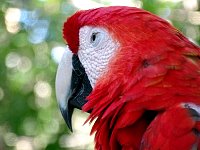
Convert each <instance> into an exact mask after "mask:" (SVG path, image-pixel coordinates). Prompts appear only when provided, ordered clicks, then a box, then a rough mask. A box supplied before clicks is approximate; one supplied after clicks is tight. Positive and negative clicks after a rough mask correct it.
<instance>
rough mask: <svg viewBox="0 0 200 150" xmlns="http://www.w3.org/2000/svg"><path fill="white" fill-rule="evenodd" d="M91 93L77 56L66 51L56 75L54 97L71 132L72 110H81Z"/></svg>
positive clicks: (88, 82) (90, 87)
mask: <svg viewBox="0 0 200 150" xmlns="http://www.w3.org/2000/svg"><path fill="white" fill-rule="evenodd" d="M91 91H92V86H91V84H90V81H89V79H88V77H87V74H86V73H85V69H84V67H83V66H82V64H81V62H80V61H79V58H78V56H77V55H75V54H72V53H71V51H69V50H67V51H66V52H65V53H64V54H63V57H62V59H61V62H60V64H59V66H58V70H57V74H56V97H57V101H58V104H59V107H60V110H61V113H62V116H63V118H64V119H65V122H66V124H67V126H68V128H69V129H70V130H71V131H72V122H71V119H72V113H73V110H74V108H78V109H80V110H81V109H82V106H83V105H84V104H85V103H86V102H87V100H86V97H87V96H88V95H89V94H90V93H91Z"/></svg>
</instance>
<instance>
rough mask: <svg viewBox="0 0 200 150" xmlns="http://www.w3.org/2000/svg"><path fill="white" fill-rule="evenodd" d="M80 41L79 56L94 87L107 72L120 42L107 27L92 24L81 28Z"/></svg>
mask: <svg viewBox="0 0 200 150" xmlns="http://www.w3.org/2000/svg"><path fill="white" fill-rule="evenodd" d="M79 41H80V45H79V51H78V57H79V59H80V62H81V63H82V65H83V67H84V68H85V72H86V74H87V76H88V78H89V81H90V84H91V85H92V87H94V86H95V83H96V81H97V79H98V78H99V77H100V76H101V75H102V74H103V73H104V72H105V70H106V68H107V66H108V62H109V60H110V58H111V57H112V55H113V54H114V52H115V51H116V49H117V48H118V45H119V44H118V43H117V42H116V41H115V40H114V39H113V38H112V36H111V35H110V34H109V32H108V31H107V30H106V29H104V28H100V27H99V28H98V27H90V26H85V27H82V28H81V29H80V31H79Z"/></svg>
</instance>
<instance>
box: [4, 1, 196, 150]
mask: <svg viewBox="0 0 200 150" xmlns="http://www.w3.org/2000/svg"><path fill="white" fill-rule="evenodd" d="M95 1H96V2H101V1H100V0H95ZM136 1H137V2H138V1H139V0H135V1H134V0H133V2H136ZM140 2H141V3H142V6H143V8H144V9H146V10H149V11H151V12H153V13H155V14H157V15H160V16H161V17H164V18H165V19H168V20H171V21H172V22H173V23H174V25H175V26H176V27H178V28H179V29H180V30H181V31H182V32H184V33H185V34H186V35H187V36H188V37H190V38H192V39H193V40H194V41H196V42H199V43H200V37H199V35H200V34H199V32H200V31H199V26H198V25H199V24H192V23H191V22H189V21H188V18H185V19H184V18H183V19H182V20H176V19H175V18H176V17H175V15H174V14H173V11H174V10H175V9H183V5H182V2H181V1H180V2H178V3H173V2H172V1H171V2H168V1H164V2H162V1H161V0H142V1H140ZM103 3H104V4H109V2H107V1H106V0H104V1H103ZM13 8H15V9H13ZM76 10H77V8H75V6H73V4H72V2H71V1H69V0H29V1H25V0H10V1H3V2H0V20H1V22H0V114H1V115H0V149H1V150H3V149H6V150H9V149H14V148H16V145H17V144H18V145H19V144H20V142H19V141H21V143H22V142H23V140H25V141H30V142H29V143H31V144H32V146H33V149H36V150H37V149H38V150H40V149H48V150H50V149H52V150H56V149H62V144H60V142H59V140H60V138H61V137H62V136H63V135H64V134H68V133H69V131H68V130H67V127H66V125H65V123H64V121H63V119H62V117H61V114H60V112H59V108H58V106H57V103H56V98H55V92H54V91H55V90H54V89H55V87H54V82H55V74H56V68H57V64H56V63H55V61H54V60H53V57H52V55H51V50H52V49H53V48H54V47H57V46H64V41H63V39H62V25H63V22H64V21H65V20H66V18H67V17H68V16H70V15H71V14H73V13H74V12H75V11H76ZM8 11H16V12H14V14H12V15H13V16H14V18H11V19H10V18H9V17H12V15H11V16H7V18H6V15H8ZM17 11H20V12H21V13H22V12H23V11H24V12H23V15H24V16H21V19H20V20H21V21H19V22H17V21H16V22H14V21H15V20H16V19H17V15H16V14H17V13H18V12H17ZM26 15H28V17H27V16H26ZM23 17H24V18H23ZM23 19H24V20H23ZM13 20H14V21H13ZM12 21H13V22H12ZM28 21H29V22H28ZM9 26H11V27H9ZM38 28H40V29H39V30H37V29H38ZM44 30H46V33H45V31H44ZM189 31H191V32H192V33H191V32H189ZM45 34H46V35H45ZM34 36H35V37H34ZM43 36H44V37H43ZM42 37H43V38H42ZM38 39H40V40H39V41H37V40H38ZM63 149H64V148H63Z"/></svg>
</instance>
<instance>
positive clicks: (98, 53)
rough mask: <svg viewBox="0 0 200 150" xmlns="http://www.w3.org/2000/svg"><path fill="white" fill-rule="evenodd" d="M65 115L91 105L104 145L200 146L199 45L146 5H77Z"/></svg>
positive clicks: (127, 149) (64, 88)
mask: <svg viewBox="0 0 200 150" xmlns="http://www.w3.org/2000/svg"><path fill="white" fill-rule="evenodd" d="M63 37H64V39H65V40H66V42H67V44H68V46H69V49H70V50H71V52H72V53H69V52H68V53H69V54H67V52H66V53H65V54H64V56H63V58H62V61H61V63H60V65H59V68H58V72H57V77H56V92H57V99H58V102H59V106H60V109H61V112H62V115H63V117H64V119H65V121H66V123H67V125H68V126H69V128H70V129H72V127H71V116H72V112H73V109H74V108H78V109H82V110H83V111H85V112H90V116H89V118H88V119H87V121H89V122H92V121H95V123H94V125H93V128H92V130H91V134H92V133H94V132H95V149H98V150H109V149H111V150H115V149H123V150H132V149H133V150H139V149H141V150H159V149H161V150H190V149H198V148H199V149H200V144H199V143H200V142H199V135H200V134H199V131H200V124H199V119H200V48H199V47H198V46H197V45H195V44H193V43H192V42H190V41H189V40H188V39H187V38H186V37H185V36H183V34H182V33H180V31H178V30H177V29H176V28H174V27H173V26H172V25H170V23H168V22H167V21H165V20H163V19H161V18H160V17H157V16H155V15H153V14H151V13H150V12H148V11H144V10H142V9H138V8H133V7H125V6H111V7H102V8H97V9H90V10H84V11H78V12H77V13H75V14H74V15H73V16H71V17H69V18H68V19H67V21H66V22H65V23H64V28H63Z"/></svg>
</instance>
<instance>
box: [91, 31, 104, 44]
mask: <svg viewBox="0 0 200 150" xmlns="http://www.w3.org/2000/svg"><path fill="white" fill-rule="evenodd" d="M101 39H102V34H101V33H100V32H93V33H92V35H91V37H90V43H91V44H92V46H94V47H95V46H97V45H98V44H99V43H100V41H101Z"/></svg>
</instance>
